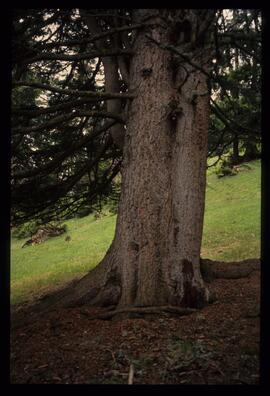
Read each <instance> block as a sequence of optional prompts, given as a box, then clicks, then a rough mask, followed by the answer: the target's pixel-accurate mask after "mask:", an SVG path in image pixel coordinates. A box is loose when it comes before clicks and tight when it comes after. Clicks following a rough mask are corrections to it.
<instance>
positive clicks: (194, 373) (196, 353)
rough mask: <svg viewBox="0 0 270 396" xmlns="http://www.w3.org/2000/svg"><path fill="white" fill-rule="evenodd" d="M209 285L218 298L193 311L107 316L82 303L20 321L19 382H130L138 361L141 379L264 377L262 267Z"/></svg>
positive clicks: (14, 334)
mask: <svg viewBox="0 0 270 396" xmlns="http://www.w3.org/2000/svg"><path fill="white" fill-rule="evenodd" d="M224 265H225V263H224ZM248 265H250V266H252V265H254V266H255V267H256V266H257V265H258V260H249V261H248ZM219 268H221V264H220V267H219ZM208 287H209V289H210V291H211V292H212V293H213V294H215V295H216V301H214V303H213V304H210V305H208V306H206V307H204V308H203V309H201V310H198V311H195V312H193V313H191V314H189V315H184V316H179V315H177V316H174V315H170V314H168V313H165V312H163V313H159V314H152V315H150V314H149V315H143V316H142V317H138V318H133V319H123V320H101V319H97V318H96V319H94V317H97V316H98V315H99V314H100V313H102V312H104V309H98V308H94V307H92V308H91V307H86V306H82V307H74V308H59V309H57V310H52V311H50V312H47V313H46V314H45V315H42V316H40V317H39V318H38V320H33V321H32V322H31V323H28V324H22V325H20V326H18V325H17V326H14V328H13V327H12V330H11V383H33V384H34V383H68V384H73V383H86V384H100V383H104V384H118V383H119V384H127V383H128V378H129V374H130V371H131V370H130V368H131V367H133V368H134V375H133V376H132V383H133V384H257V383H258V382H259V342H260V339H259V337H260V271H259V269H258V268H256V269H255V270H252V271H250V272H249V273H246V275H245V276H241V277H231V279H226V278H224V277H218V278H216V277H214V278H213V279H212V281H211V282H210V283H208ZM24 314H25V315H27V310H25V311H24ZM15 316H16V315H15Z"/></svg>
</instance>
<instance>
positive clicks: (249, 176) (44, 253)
mask: <svg viewBox="0 0 270 396" xmlns="http://www.w3.org/2000/svg"><path fill="white" fill-rule="evenodd" d="M248 167H249V168H248ZM248 167H243V171H241V172H239V174H238V175H236V176H227V177H223V178H217V176H216V174H215V173H214V172H213V168H210V170H209V172H208V177H207V192H206V210H205V219H204V234H203V244H202V257H204V258H210V259H218V260H224V261H232V260H242V259H246V258H251V257H259V256H260V199H261V194H260V186H261V178H260V171H261V168H260V161H253V162H251V163H249V164H248ZM115 221H116V216H112V215H107V216H104V217H102V218H100V219H98V220H95V219H94V216H93V215H90V216H87V217H84V218H82V219H72V220H69V221H66V222H65V224H67V226H68V234H69V235H70V236H71V241H70V242H66V241H65V237H66V234H64V235H62V236H59V237H55V238H52V239H50V240H48V241H46V242H45V243H43V244H40V245H36V246H29V247H25V248H24V249H21V246H22V244H23V242H24V241H25V239H24V240H22V239H16V238H12V241H11V303H12V304H16V303H19V302H23V301H26V300H30V299H32V298H34V297H35V296H37V295H39V294H42V293H44V292H46V291H48V290H49V289H50V288H51V287H55V286H58V285H60V284H62V283H63V282H67V281H70V280H71V279H73V278H75V277H80V276H82V275H83V274H84V273H86V272H87V271H88V270H90V269H92V268H93V267H95V266H96V265H97V264H98V262H99V261H100V260H101V259H102V257H103V256H104V254H105V252H106V250H107V248H108V247H109V245H110V242H111V241H112V238H113V234H114V229H115Z"/></svg>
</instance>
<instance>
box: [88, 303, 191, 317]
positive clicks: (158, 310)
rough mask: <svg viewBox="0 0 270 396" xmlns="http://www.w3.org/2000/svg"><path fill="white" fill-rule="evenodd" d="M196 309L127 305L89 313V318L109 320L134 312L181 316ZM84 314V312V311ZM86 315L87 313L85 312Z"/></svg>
mask: <svg viewBox="0 0 270 396" xmlns="http://www.w3.org/2000/svg"><path fill="white" fill-rule="evenodd" d="M196 311H197V310H196V309H194V308H180V307H174V306H170V305H164V306H156V307H155V306H151V307H127V308H119V309H115V310H113V311H107V312H103V313H101V314H98V315H95V316H90V314H89V319H91V320H94V319H102V320H109V319H111V318H112V317H114V316H116V315H120V314H127V313H134V314H140V315H146V314H158V315H160V314H174V315H178V316H183V315H190V314H192V313H194V312H196ZM84 314H86V313H85V312H84ZM86 315H87V316H88V314H86Z"/></svg>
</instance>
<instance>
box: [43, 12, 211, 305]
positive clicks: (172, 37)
mask: <svg viewBox="0 0 270 396" xmlns="http://www.w3.org/2000/svg"><path fill="white" fill-rule="evenodd" d="M212 17H213V13H212V14H211V13H210V12H209V14H207V13H201V14H200V13H199V10H198V11H197V10H136V11H135V15H134V18H135V20H134V22H135V23H143V22H144V21H145V20H147V21H149V20H150V21H151V27H148V28H145V29H141V30H140V31H139V32H138V33H137V37H136V40H135V44H134V52H135V55H134V56H133V58H132V61H131V68H130V88H129V90H130V91H131V92H134V93H135V99H133V100H132V101H131V102H130V106H129V112H128V122H127V130H126V133H125V144H124V159H123V168H122V191H121V198H120V203H119V210H118V218H117V225H116V231H115V237H114V241H113V243H112V245H111V247H110V249H109V251H108V252H107V254H106V256H105V258H104V260H103V261H102V262H101V263H100V264H99V265H98V266H97V268H95V269H94V270H93V271H91V272H90V273H89V274H87V275H86V276H85V277H84V278H82V279H81V280H80V281H79V282H77V283H74V285H73V286H71V287H70V288H68V289H67V290H65V291H63V292H61V293H62V294H61V293H58V295H57V301H55V305H54V306H57V305H59V304H60V305H63V304H64V305H73V304H79V303H80V304H90V305H100V306H106V305H114V306H117V308H118V309H122V310H123V309H125V308H127V307H147V306H178V307H185V308H201V307H203V306H204V305H205V304H206V303H207V302H208V299H209V292H208V289H207V288H206V286H205V285H204V282H203V279H202V275H201V271H200V249H201V240H202V230H203V215H204V203H205V185H206V159H207V135H208V121H209V107H210V106H209V95H210V92H209V90H208V85H207V74H208V73H209V64H210V59H209V58H210V56H209V51H208V50H207V48H206V43H207V40H206V39H205V37H204V35H207V26H208V25H209V23H208V24H207V23H206V20H205V19H206V18H208V19H209V21H210V22H211V18H212ZM201 18H204V20H203V21H202V20H201ZM185 21H186V22H185ZM152 22H153V23H152ZM202 22H204V23H202ZM164 24H165V27H166V28H165V29H164ZM187 25H188V26H187ZM198 26H199V27H200V26H204V27H205V29H206V32H202V31H200V28H199V27H198ZM195 33H196V34H197V36H196V35H195ZM149 35H150V36H151V37H152V39H154V41H155V42H160V43H167V44H170V45H177V49H178V50H179V51H180V52H183V53H184V52H185V53H188V56H191V55H192V64H190V63H189V61H188V56H186V58H185V60H183V59H178V60H177V59H175V58H174V55H173V54H172V53H171V52H170V51H169V50H167V49H164V47H163V48H162V46H159V45H157V44H156V43H155V42H154V41H153V40H151V37H150V38H149ZM176 62H178V64H177V65H175V63H176ZM194 65H198V67H194ZM176 66H177V67H176ZM45 306H46V302H45Z"/></svg>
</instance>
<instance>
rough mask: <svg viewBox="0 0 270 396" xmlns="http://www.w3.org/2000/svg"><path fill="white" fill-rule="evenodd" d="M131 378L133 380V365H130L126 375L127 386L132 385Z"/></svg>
mask: <svg viewBox="0 0 270 396" xmlns="http://www.w3.org/2000/svg"><path fill="white" fill-rule="evenodd" d="M133 378H134V365H133V364H132V363H131V365H130V368H129V374H128V385H132V384H133Z"/></svg>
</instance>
